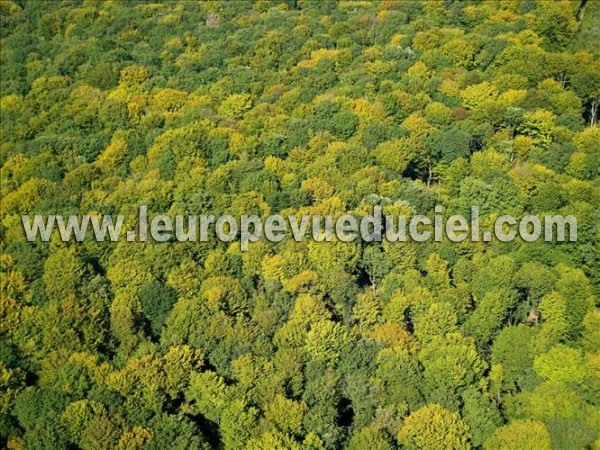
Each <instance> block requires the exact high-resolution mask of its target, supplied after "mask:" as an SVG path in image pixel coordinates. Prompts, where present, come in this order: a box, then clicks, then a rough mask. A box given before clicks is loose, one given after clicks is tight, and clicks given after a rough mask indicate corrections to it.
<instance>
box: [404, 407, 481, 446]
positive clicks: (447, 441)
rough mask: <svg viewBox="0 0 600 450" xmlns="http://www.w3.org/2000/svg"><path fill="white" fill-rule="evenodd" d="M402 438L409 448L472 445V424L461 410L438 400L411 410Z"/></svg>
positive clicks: (405, 422)
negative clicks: (461, 413)
mask: <svg viewBox="0 0 600 450" xmlns="http://www.w3.org/2000/svg"><path fill="white" fill-rule="evenodd" d="M398 440H399V441H400V442H401V443H402V444H403V445H405V446H406V447H407V448H409V449H431V450H435V449H440V450H441V449H447V448H454V449H469V448H471V444H470V443H469V426H468V425H467V424H466V423H465V422H464V421H463V420H462V419H461V418H460V416H459V415H458V414H457V413H454V412H451V411H448V410H447V409H445V408H443V407H442V406H440V405H437V404H431V405H427V406H424V407H422V408H421V409H418V410H416V411H415V412H413V413H412V414H410V415H409V416H408V417H407V418H406V420H405V421H404V424H403V425H402V428H401V429H400V432H399V433H398Z"/></svg>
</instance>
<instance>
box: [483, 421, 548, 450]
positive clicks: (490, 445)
mask: <svg viewBox="0 0 600 450" xmlns="http://www.w3.org/2000/svg"><path fill="white" fill-rule="evenodd" d="M483 448H485V449H490V450H491V449H494V450H496V449H497V450H509V449H515V448H519V449H523V450H537V449H539V450H550V449H551V448H552V445H551V442H550V434H549V433H548V430H547V429H546V427H545V426H544V424H543V423H542V422H538V421H535V420H515V421H514V422H510V423H509V424H508V425H505V426H503V427H500V428H498V430H496V432H495V433H494V434H493V435H492V436H490V437H489V438H488V439H487V440H486V441H485V444H484V446H483Z"/></svg>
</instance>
